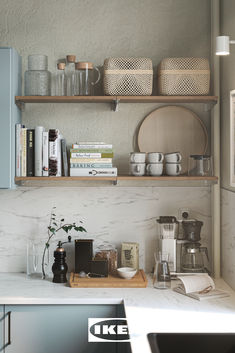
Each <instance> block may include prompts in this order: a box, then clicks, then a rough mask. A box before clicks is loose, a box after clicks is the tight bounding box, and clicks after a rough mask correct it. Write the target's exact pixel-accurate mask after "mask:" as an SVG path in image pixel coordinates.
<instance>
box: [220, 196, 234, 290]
mask: <svg viewBox="0 0 235 353" xmlns="http://www.w3.org/2000/svg"><path fill="white" fill-rule="evenodd" d="M221 203H222V204H221V209H222V217H221V219H222V225H221V226H222V237H221V242H222V243H221V246H222V251H221V255H222V261H221V263H222V269H221V270H222V277H223V279H224V280H225V281H226V282H227V283H228V284H229V285H230V286H231V287H232V288H233V289H234V290H235V217H234V215H235V193H234V192H231V191H228V190H225V189H221Z"/></svg>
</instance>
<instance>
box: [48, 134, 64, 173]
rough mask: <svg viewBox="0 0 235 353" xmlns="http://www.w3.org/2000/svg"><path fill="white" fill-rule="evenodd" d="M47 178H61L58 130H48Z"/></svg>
mask: <svg viewBox="0 0 235 353" xmlns="http://www.w3.org/2000/svg"><path fill="white" fill-rule="evenodd" d="M49 176H61V138H60V133H59V130H57V129H50V130H49Z"/></svg>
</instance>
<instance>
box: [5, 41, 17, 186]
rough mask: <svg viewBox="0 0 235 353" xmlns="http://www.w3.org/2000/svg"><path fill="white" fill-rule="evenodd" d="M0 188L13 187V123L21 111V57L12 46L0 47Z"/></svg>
mask: <svg viewBox="0 0 235 353" xmlns="http://www.w3.org/2000/svg"><path fill="white" fill-rule="evenodd" d="M0 64H1V65H0V124H1V125H0V188H13V187H14V185H15V184H14V177H15V124H16V123H19V122H20V121H21V112H20V110H19V108H18V107H17V106H16V104H15V96H19V95H21V57H20V56H19V54H18V53H17V52H16V50H15V49H13V48H3V47H0Z"/></svg>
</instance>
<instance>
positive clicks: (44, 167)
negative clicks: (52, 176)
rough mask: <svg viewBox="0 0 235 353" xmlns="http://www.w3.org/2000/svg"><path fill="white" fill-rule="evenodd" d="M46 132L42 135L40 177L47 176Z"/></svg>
mask: <svg viewBox="0 0 235 353" xmlns="http://www.w3.org/2000/svg"><path fill="white" fill-rule="evenodd" d="M48 145H49V141H48V132H47V131H43V133H42V176H49V155H48Z"/></svg>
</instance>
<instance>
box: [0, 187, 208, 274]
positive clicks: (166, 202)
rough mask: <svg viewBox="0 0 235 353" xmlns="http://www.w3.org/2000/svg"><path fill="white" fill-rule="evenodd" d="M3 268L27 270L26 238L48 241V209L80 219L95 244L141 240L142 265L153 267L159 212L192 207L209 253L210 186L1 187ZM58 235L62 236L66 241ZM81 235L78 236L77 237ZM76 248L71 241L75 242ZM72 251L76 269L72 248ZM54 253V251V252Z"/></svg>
mask: <svg viewBox="0 0 235 353" xmlns="http://www.w3.org/2000/svg"><path fill="white" fill-rule="evenodd" d="M0 199H1V203H0V219H1V223H0V269H1V271H3V272H4V271H12V272H14V271H20V272H21V271H24V270H25V268H26V257H25V256H26V245H27V241H28V240H29V239H30V240H34V241H36V242H39V243H41V244H44V243H45V241H46V236H47V226H48V222H49V218H50V211H51V209H52V207H53V206H56V207H57V213H58V216H60V217H64V218H65V219H66V220H67V221H70V222H74V221H78V220H82V221H83V222H84V227H85V228H86V229H87V234H84V233H83V234H82V237H87V238H89V239H91V238H92V239H95V244H94V245H95V247H96V246H97V245H99V244H100V243H101V242H102V241H109V242H111V243H113V244H115V245H116V246H117V247H118V248H120V243H121V242H123V241H137V242H139V243H140V265H141V267H144V268H145V269H146V270H147V271H151V269H152V266H153V253H154V251H155V249H156V239H157V237H156V234H157V223H156V219H157V218H158V217H159V216H160V215H175V216H178V209H179V208H185V207H190V208H191V209H192V210H194V214H195V215H196V217H197V218H198V219H200V220H202V221H203V222H204V225H203V228H202V242H203V244H204V245H205V246H208V247H209V252H210V254H211V214H210V191H209V190H208V188H197V187H196V188H181V187H179V188H156V187H146V188H145V187H143V188H136V187H133V188H125V187H115V186H112V187H105V188H102V187H101V188H93V187H90V188H83V187H81V188H66V187H65V188H60V189H58V188H53V187H52V188H21V189H20V188H19V189H18V190H17V191H13V190H12V191H9V190H5V191H3V190H2V191H0ZM62 234H63V233H60V235H58V236H57V237H56V241H55V242H54V244H53V246H52V247H51V250H54V249H55V245H56V244H55V243H56V242H58V240H66V237H65V236H64V235H62ZM79 236H80V235H79ZM72 248H73V244H72ZM72 248H70V247H69V248H68V249H69V254H70V255H69V256H71V259H70V261H69V263H70V269H72V268H73V265H74V263H73V249H72ZM51 255H52V254H51Z"/></svg>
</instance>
